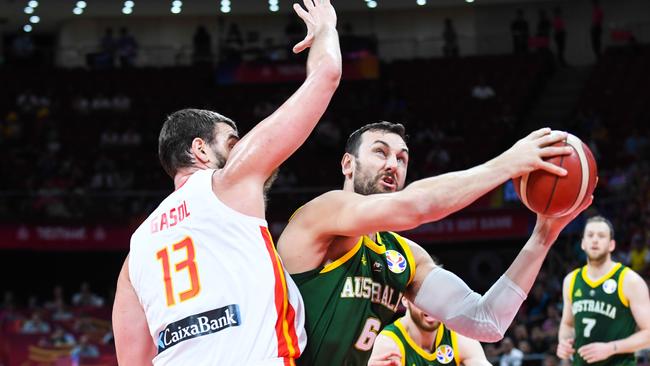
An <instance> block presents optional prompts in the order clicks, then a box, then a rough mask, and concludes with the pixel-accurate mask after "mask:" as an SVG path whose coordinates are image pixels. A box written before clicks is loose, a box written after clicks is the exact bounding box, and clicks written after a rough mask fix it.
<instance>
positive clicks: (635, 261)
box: [626, 233, 650, 274]
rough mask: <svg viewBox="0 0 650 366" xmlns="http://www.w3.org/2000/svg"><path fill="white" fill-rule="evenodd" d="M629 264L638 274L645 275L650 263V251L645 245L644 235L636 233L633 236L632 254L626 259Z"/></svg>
mask: <svg viewBox="0 0 650 366" xmlns="http://www.w3.org/2000/svg"><path fill="white" fill-rule="evenodd" d="M626 259H627V260H626V262H627V264H628V265H629V266H630V268H631V269H632V270H633V271H634V272H637V273H641V274H643V273H645V271H646V270H647V269H648V264H649V263H650V249H648V246H647V245H646V244H645V243H644V240H643V235H642V234H640V233H636V234H634V235H633V236H632V244H631V247H630V253H629V255H628V256H627V258H626Z"/></svg>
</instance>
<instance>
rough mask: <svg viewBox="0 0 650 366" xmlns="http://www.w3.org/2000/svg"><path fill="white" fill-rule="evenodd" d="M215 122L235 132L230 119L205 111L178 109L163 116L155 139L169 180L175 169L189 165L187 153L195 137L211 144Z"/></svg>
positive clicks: (233, 124) (189, 157) (189, 159)
mask: <svg viewBox="0 0 650 366" xmlns="http://www.w3.org/2000/svg"><path fill="white" fill-rule="evenodd" d="M217 123H225V124H227V125H229V126H230V127H232V128H233V129H234V130H235V131H237V125H235V122H233V120H231V119H230V118H228V117H225V116H222V115H220V114H219V113H216V112H212V111H208V110H205V109H192V108H187V109H181V110H180V111H176V112H174V113H172V114H171V115H169V116H168V117H167V119H166V120H165V123H164V124H163V126H162V129H161V130H160V135H159V136H158V158H159V159H160V164H161V165H162V167H163V169H165V172H167V174H168V175H169V176H170V177H172V179H173V178H174V176H175V175H176V172H177V171H178V169H180V168H183V167H188V166H191V165H192V164H193V160H192V155H191V153H190V152H191V149H192V141H193V140H194V139H195V138H197V137H199V138H201V139H203V140H204V141H205V142H206V143H208V144H212V143H213V142H214V140H215V131H214V128H215V126H216V124H217Z"/></svg>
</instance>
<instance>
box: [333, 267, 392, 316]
mask: <svg viewBox="0 0 650 366" xmlns="http://www.w3.org/2000/svg"><path fill="white" fill-rule="evenodd" d="M382 287H383V290H382ZM394 295H396V296H394ZM341 298H342V299H346V298H348V299H349V298H357V299H370V301H372V302H373V303H376V304H381V305H384V306H385V307H387V308H388V309H389V310H391V311H393V312H395V311H397V306H398V305H399V303H400V301H401V300H402V293H401V292H399V291H395V290H394V289H393V288H392V287H390V286H388V285H385V286H384V285H382V284H381V283H379V282H375V281H373V280H372V278H369V277H361V276H354V277H349V276H348V277H346V278H345V283H344V284H343V290H342V291H341Z"/></svg>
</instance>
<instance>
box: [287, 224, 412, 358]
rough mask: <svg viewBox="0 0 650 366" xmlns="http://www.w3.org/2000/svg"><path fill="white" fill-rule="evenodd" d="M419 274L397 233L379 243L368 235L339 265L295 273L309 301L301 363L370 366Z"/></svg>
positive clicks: (386, 234) (380, 237)
mask: <svg viewBox="0 0 650 366" xmlns="http://www.w3.org/2000/svg"><path fill="white" fill-rule="evenodd" d="M414 275H415V262H414V260H413V255H412V253H411V250H410V248H409V246H408V244H407V243H406V241H405V240H404V239H403V238H402V237H401V236H399V235H397V234H395V233H392V232H379V233H377V242H376V243H375V242H374V241H372V240H371V239H370V238H369V237H367V236H363V237H361V238H359V240H358V241H357V243H356V245H355V246H354V247H353V248H352V249H351V250H350V251H348V252H347V253H346V254H344V255H343V256H342V257H341V258H339V259H337V260H336V261H334V262H332V263H329V264H327V265H325V266H322V267H320V268H317V269H314V270H312V271H308V272H305V273H299V274H295V275H292V277H293V279H294V281H295V282H296V284H297V285H298V288H299V289H300V293H301V295H302V297H303V300H304V303H305V313H306V320H305V328H306V330H307V347H306V348H305V351H304V352H303V354H302V355H301V356H300V358H299V359H298V362H297V363H298V364H299V365H308V366H331V365H337V366H339V365H340V366H354V365H363V366H365V365H366V364H367V363H368V359H369V358H370V353H371V351H372V346H373V344H374V341H375V338H376V337H377V334H378V333H379V332H380V331H381V329H382V327H383V326H384V325H385V324H387V323H389V322H390V321H392V319H393V317H394V314H395V312H396V311H397V309H398V306H399V304H400V301H401V299H402V294H403V293H404V291H406V288H407V286H408V285H409V284H410V283H411V281H412V280H413V276H414Z"/></svg>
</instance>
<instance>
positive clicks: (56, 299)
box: [43, 285, 65, 310]
mask: <svg viewBox="0 0 650 366" xmlns="http://www.w3.org/2000/svg"><path fill="white" fill-rule="evenodd" d="M60 304H63V305H65V295H64V293H63V286H61V285H56V286H54V288H53V289H52V299H50V300H47V301H46V302H45V304H43V307H44V308H45V309H47V310H53V309H56V308H57V307H59V305H60Z"/></svg>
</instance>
